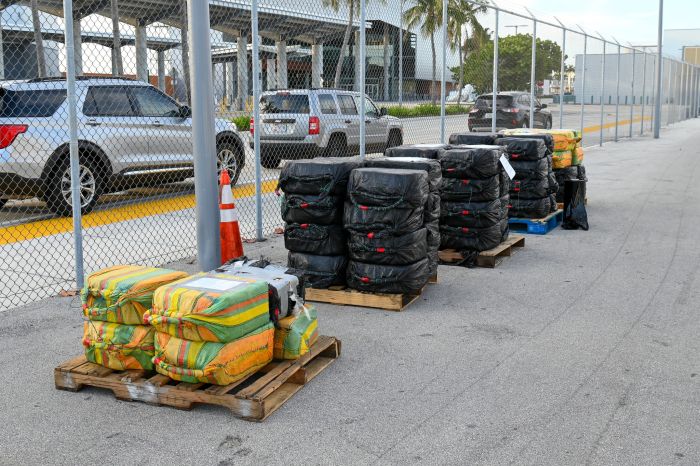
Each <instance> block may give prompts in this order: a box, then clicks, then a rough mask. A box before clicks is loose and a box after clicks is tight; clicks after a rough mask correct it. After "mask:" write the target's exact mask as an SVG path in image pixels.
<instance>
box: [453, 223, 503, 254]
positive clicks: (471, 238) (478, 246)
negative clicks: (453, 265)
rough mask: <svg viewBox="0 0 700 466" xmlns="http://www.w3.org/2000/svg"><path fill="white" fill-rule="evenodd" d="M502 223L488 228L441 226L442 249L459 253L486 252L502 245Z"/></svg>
mask: <svg viewBox="0 0 700 466" xmlns="http://www.w3.org/2000/svg"><path fill="white" fill-rule="evenodd" d="M502 237H503V232H502V231H501V223H500V222H499V223H496V224H495V225H492V226H490V227H487V228H467V227H451V226H449V225H440V248H441V249H456V250H457V251H465V250H471V251H486V250H489V249H493V248H495V247H496V246H498V245H499V244H501V238H502Z"/></svg>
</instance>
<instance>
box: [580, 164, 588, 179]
mask: <svg viewBox="0 0 700 466" xmlns="http://www.w3.org/2000/svg"><path fill="white" fill-rule="evenodd" d="M578 179H579V180H581V181H588V176H586V167H585V166H583V165H579V166H578Z"/></svg>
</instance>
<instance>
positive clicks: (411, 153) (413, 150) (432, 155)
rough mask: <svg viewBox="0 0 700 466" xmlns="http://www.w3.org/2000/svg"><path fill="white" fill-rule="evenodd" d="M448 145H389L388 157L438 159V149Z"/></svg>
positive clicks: (385, 153)
mask: <svg viewBox="0 0 700 466" xmlns="http://www.w3.org/2000/svg"><path fill="white" fill-rule="evenodd" d="M445 147H447V145H446V144H404V145H403V146H397V147H387V149H386V151H384V155H385V156H386V157H420V158H422V159H436V158H437V155H438V151H439V150H440V149H443V148H445Z"/></svg>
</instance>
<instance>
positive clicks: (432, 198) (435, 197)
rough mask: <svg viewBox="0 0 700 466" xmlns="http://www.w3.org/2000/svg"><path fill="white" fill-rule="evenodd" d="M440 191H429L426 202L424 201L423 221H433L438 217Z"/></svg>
mask: <svg viewBox="0 0 700 466" xmlns="http://www.w3.org/2000/svg"><path fill="white" fill-rule="evenodd" d="M441 200H442V198H441V197H440V193H429V194H428V202H426V203H425V210H424V211H423V221H424V222H425V223H430V222H434V221H436V220H439V219H440V202H441Z"/></svg>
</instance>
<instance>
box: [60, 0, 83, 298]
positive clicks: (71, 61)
mask: <svg viewBox="0 0 700 466" xmlns="http://www.w3.org/2000/svg"><path fill="white" fill-rule="evenodd" d="M63 12H64V17H65V31H64V33H65V39H64V40H65V44H66V99H67V100H68V131H69V133H70V142H69V146H68V147H69V151H70V187H71V203H72V204H73V205H72V206H71V207H72V211H73V248H74V253H75V283H76V285H77V286H78V288H82V287H83V284H84V277H85V271H84V267H83V229H82V228H83V227H82V212H81V204H82V202H81V199H80V160H79V152H78V114H77V110H76V105H77V104H76V96H75V42H74V35H73V0H63Z"/></svg>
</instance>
